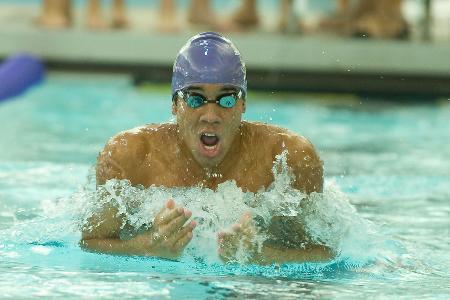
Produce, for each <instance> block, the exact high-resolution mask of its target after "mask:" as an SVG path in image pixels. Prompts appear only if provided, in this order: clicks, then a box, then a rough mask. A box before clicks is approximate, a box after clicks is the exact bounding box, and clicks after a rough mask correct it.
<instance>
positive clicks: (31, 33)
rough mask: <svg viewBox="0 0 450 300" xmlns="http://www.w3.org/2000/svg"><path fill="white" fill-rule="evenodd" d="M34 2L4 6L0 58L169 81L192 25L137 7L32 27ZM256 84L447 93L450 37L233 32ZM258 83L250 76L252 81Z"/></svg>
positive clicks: (449, 88) (449, 86)
mask: <svg viewBox="0 0 450 300" xmlns="http://www.w3.org/2000/svg"><path fill="white" fill-rule="evenodd" d="M37 11H38V10H37V9H36V7H32V6H17V7H16V8H14V7H13V8H11V6H8V7H6V6H4V7H3V8H2V6H0V25H1V26H0V58H1V57H6V56H8V55H10V54H13V53H17V52H23V51H26V52H29V53H33V54H36V55H38V56H40V57H42V58H43V59H44V60H45V61H46V62H47V63H48V64H49V66H50V68H53V69H77V70H83V69H84V70H92V69H94V70H106V71H120V72H133V73H134V74H135V75H136V81H138V82H142V81H145V80H147V79H149V80H159V81H164V80H167V79H168V78H170V68H171V65H172V63H173V59H174V58H175V56H176V53H177V51H178V50H179V48H180V47H181V46H182V45H183V44H184V42H185V41H186V40H187V38H189V37H190V36H191V35H192V34H193V33H194V32H193V31H186V30H185V31H181V32H178V33H175V34H161V33H159V32H157V31H155V30H152V29H151V28H152V27H153V24H152V23H151V21H150V20H152V18H153V17H154V16H151V15H150V16H146V17H145V19H144V17H143V16H142V14H140V13H139V12H138V11H135V12H131V14H134V16H133V19H134V20H141V21H140V22H136V24H139V26H136V25H134V26H133V28H132V29H129V30H121V31H103V32H92V31H88V30H86V29H85V28H84V27H83V26H82V25H81V21H79V19H80V18H81V17H80V13H78V16H77V18H76V19H77V20H78V21H76V22H75V26H74V27H72V28H70V29H64V30H48V29H42V28H39V27H36V26H34V24H33V19H34V18H35V17H36V14H37ZM230 37H231V38H232V39H233V41H234V42H235V44H236V45H237V47H238V48H239V49H240V51H241V53H242V55H243V57H244V59H245V61H246V63H247V68H248V73H249V83H250V84H249V85H250V87H254V88H279V89H288V90H309V91H316V90H319V91H320V90H322V91H335V92H367V93H387V94H403V93H406V94H413V95H414V94H432V95H445V96H446V95H450V42H434V43H430V42H422V41H380V40H360V39H342V38H337V37H332V36H302V35H280V34H277V33H272V32H270V31H259V32H252V33H235V34H230ZM255 80H256V81H257V82H255V83H252V82H254V81H255Z"/></svg>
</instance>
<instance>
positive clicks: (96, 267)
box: [0, 74, 450, 299]
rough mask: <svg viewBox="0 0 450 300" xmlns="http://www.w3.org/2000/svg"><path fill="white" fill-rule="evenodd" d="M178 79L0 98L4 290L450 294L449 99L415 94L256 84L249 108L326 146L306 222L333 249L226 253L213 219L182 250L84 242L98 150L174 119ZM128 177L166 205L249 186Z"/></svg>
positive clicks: (23, 294)
mask: <svg viewBox="0 0 450 300" xmlns="http://www.w3.org/2000/svg"><path fill="white" fill-rule="evenodd" d="M169 92H170V91H169V87H168V86H167V87H165V86H163V87H153V88H151V89H149V90H145V91H143V90H136V89H135V88H133V87H132V86H131V85H130V84H129V80H128V79H127V78H125V77H110V76H98V75H96V76H88V75H83V76H81V75H68V74H62V75H61V74H53V75H52V76H50V78H49V79H48V80H47V81H46V82H45V83H44V84H43V85H41V86H39V87H37V88H35V89H33V90H32V91H30V92H29V93H27V94H26V95H23V96H21V97H19V98H17V99H14V100H11V101H7V102H4V103H2V104H0V120H1V124H2V126H3V128H2V130H1V138H0V295H1V296H2V297H11V298H28V297H32V296H42V297H56V296H64V297H71V298H75V297H104V298H118V297H121V298H124V299H128V298H144V297H155V298H161V299H166V298H179V297H181V298H182V299H208V298H209V299H225V298H227V299H228V298H239V299H242V298H250V299H251V298H258V299H259V298H262V299H270V298H275V297H276V298H283V299H293V298H312V299H317V298H340V299H348V298H363V299H365V298H392V299H399V298H403V299H411V298H442V299H447V298H448V297H450V284H449V282H450V271H449V269H450V259H449V254H450V234H449V230H450V143H449V141H450V123H449V121H448V120H449V116H450V101H449V100H448V99H442V100H441V101H437V102H432V103H431V102H430V103H417V102H415V103H414V102H412V103H408V104H406V103H392V102H388V101H382V100H378V101H375V100H370V101H369V100H367V99H364V98H361V99H360V98H356V97H353V96H339V97H338V96H326V97H325V96H323V97H321V96H311V95H301V94H290V95H283V94H279V93H268V94H258V93H252V92H250V95H249V99H248V107H247V112H246V114H245V116H244V118H245V119H247V120H255V121H262V122H270V123H273V124H278V125H280V126H284V127H287V128H289V129H291V130H293V131H295V132H297V133H300V134H302V135H304V136H306V137H307V138H308V139H310V140H311V141H312V142H313V143H314V144H315V145H316V147H317V149H318V151H319V153H320V155H321V157H322V159H323V160H324V163H325V176H326V189H325V193H324V195H325V196H324V197H323V198H321V199H318V203H320V205H319V204H318V207H317V210H318V211H320V216H319V217H317V218H313V219H311V220H309V222H310V223H309V225H310V227H311V231H312V232H314V233H315V234H317V235H318V236H321V237H322V239H323V240H327V239H328V240H335V239H337V242H336V243H338V244H339V246H338V247H339V255H338V257H336V259H334V260H333V261H330V262H323V263H299V264H283V265H270V266H255V265H246V264H239V263H234V264H227V265H224V264H222V263H221V262H220V260H218V258H217V257H215V252H214V251H212V252H211V247H213V245H214V241H213V243H209V242H208V240H209V239H210V237H211V233H212V232H213V231H212V229H211V228H209V230H210V231H208V228H204V231H203V232H202V231H201V230H202V228H199V233H197V237H198V241H197V242H193V245H192V246H191V247H190V248H188V249H187V250H186V254H185V255H184V256H183V257H182V258H181V259H180V260H179V261H168V260H162V259H158V258H142V257H126V256H111V255H102V254H95V253H87V252H84V251H82V250H81V249H80V248H79V246H78V241H79V239H80V232H79V222H80V218H81V219H82V217H80V216H82V215H83V213H84V212H86V210H87V209H88V208H89V205H88V199H89V198H91V199H92V198H93V197H94V199H95V191H94V190H93V187H92V176H93V166H94V164H95V159H96V156H97V154H98V152H99V151H100V150H101V148H102V147H103V145H104V144H105V142H106V141H107V140H108V138H109V137H111V136H112V135H114V134H115V133H117V132H119V131H122V130H125V129H128V128H132V127H135V126H138V125H142V124H145V123H149V122H165V121H168V120H170V119H171V118H172V116H171V114H170V96H169ZM280 176H281V175H280ZM282 180H283V178H281V177H280V182H281V183H282V182H283V181H282ZM281 183H280V185H279V186H278V187H274V191H267V192H266V194H264V195H263V196H264V197H266V198H267V199H268V200H267V201H273V202H274V203H275V202H276V201H288V200H289V199H291V200H292V195H293V194H292V191H289V190H286V191H285V194H283V193H278V192H279V191H280V190H279V189H283V187H280V186H281ZM119 184H120V183H119ZM122 184H126V183H122ZM127 189H128V191H129V192H130V193H134V194H136V195H137V194H139V195H140V196H139V197H142V198H145V199H148V197H153V199H154V202H155V203H157V204H158V205H159V203H162V201H164V199H165V198H166V197H169V196H173V197H175V198H176V199H178V200H179V201H181V202H183V201H184V203H187V204H186V205H193V206H195V205H197V204H198V203H194V202H195V199H194V198H199V199H200V201H205V202H207V201H208V199H212V200H214V201H211V202H214V203H215V204H214V205H216V206H214V205H213V204H211V209H213V210H214V209H217V210H219V211H220V208H221V206H220V205H223V203H228V204H230V203H231V204H233V205H235V206H236V207H238V208H239V207H240V206H242V203H241V202H242V199H244V198H245V199H246V197H252V195H245V194H243V193H242V192H241V191H239V189H237V188H236V187H234V186H233V185H232V184H228V185H224V186H223V187H221V189H222V190H220V191H217V192H213V191H205V190H201V189H199V188H197V189H195V188H194V189H187V190H165V189H155V188H153V189H152V188H150V189H148V190H135V188H133V187H127ZM280 194H281V196H280ZM294 196H296V195H295V194H294ZM277 197H278V198H277ZM289 197H291V198H289ZM294 198H295V197H294ZM193 199H194V200H193ZM286 199H287V200H286ZM189 201H191V202H189ZM227 201H228V202H227ZM221 203H222V204H221ZM143 209H149V211H150V212H151V208H148V207H143ZM242 209H245V208H242ZM238 212H239V211H238ZM133 217H135V218H137V217H139V215H134V216H133ZM205 217H206V218H207V217H208V216H205ZM231 217H233V216H232V215H228V216H225V217H224V219H223V220H225V221H224V222H223V223H222V224H221V225H225V224H228V223H227V222H226V221H227V218H231ZM230 220H231V219H230ZM228 221H229V220H228ZM322 221H323V222H322ZM325 221H326V222H325ZM321 222H322V223H321ZM321 224H331V225H329V227H327V228H319V227H320V225H321ZM325 227H326V226H325ZM208 243H209V244H208Z"/></svg>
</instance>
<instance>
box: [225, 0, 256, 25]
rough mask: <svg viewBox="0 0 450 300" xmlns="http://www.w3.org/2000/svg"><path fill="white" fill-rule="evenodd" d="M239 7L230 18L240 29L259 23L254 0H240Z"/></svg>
mask: <svg viewBox="0 0 450 300" xmlns="http://www.w3.org/2000/svg"><path fill="white" fill-rule="evenodd" d="M242 1H243V2H242V5H241V7H240V8H239V9H238V10H237V11H236V12H235V13H234V14H233V16H232V18H231V20H232V22H233V23H235V24H236V25H237V26H238V27H240V28H241V29H250V28H253V27H255V26H257V25H258V24H259V17H258V13H257V11H256V10H257V8H256V0H242Z"/></svg>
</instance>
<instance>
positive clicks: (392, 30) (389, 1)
mask: <svg viewBox="0 0 450 300" xmlns="http://www.w3.org/2000/svg"><path fill="white" fill-rule="evenodd" d="M365 1H366V2H368V4H367V5H368V8H369V9H368V10H365V13H364V14H361V15H359V16H358V18H356V20H355V22H354V24H353V26H352V31H353V34H361V33H364V34H367V35H368V36H371V37H376V38H406V37H407V35H408V27H407V24H406V21H405V19H404V17H403V15H402V10H401V8H402V0H365Z"/></svg>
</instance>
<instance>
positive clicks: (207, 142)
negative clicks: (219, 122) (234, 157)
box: [200, 133, 220, 158]
mask: <svg viewBox="0 0 450 300" xmlns="http://www.w3.org/2000/svg"><path fill="white" fill-rule="evenodd" d="M219 146H220V138H219V136H218V135H216V134H214V133H202V134H201V135H200V153H201V154H203V155H204V156H206V157H209V158H213V157H216V156H217V155H218V154H219V150H220V147H219Z"/></svg>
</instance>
